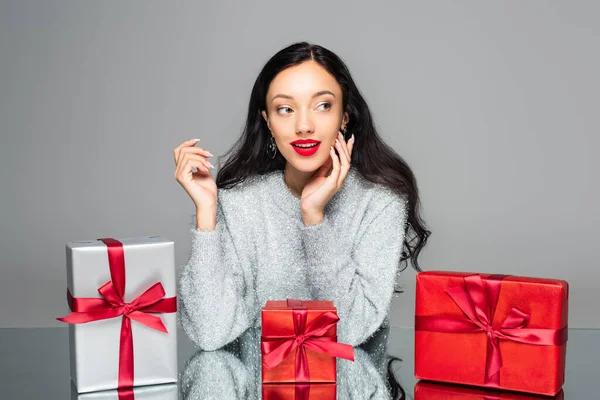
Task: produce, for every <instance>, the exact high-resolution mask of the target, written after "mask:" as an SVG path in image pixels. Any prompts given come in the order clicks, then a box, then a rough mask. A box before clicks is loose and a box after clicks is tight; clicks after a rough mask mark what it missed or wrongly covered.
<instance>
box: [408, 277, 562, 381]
mask: <svg viewBox="0 0 600 400" xmlns="http://www.w3.org/2000/svg"><path fill="white" fill-rule="evenodd" d="M505 277H506V276H505V275H491V276H489V277H488V278H486V280H485V281H484V280H482V278H481V276H480V275H478V274H475V275H470V276H466V277H465V278H464V285H462V286H456V287H452V288H449V289H447V290H446V292H447V293H448V294H449V295H450V297H451V298H452V300H454V302H455V303H456V304H457V305H458V307H459V308H460V309H461V310H462V312H463V313H464V314H465V316H466V317H467V318H466V319H462V318H457V317H446V316H416V317H415V330H418V331H430V332H455V333H471V332H485V333H486V334H487V339H488V340H487V354H486V366H485V379H484V384H485V385H486V386H492V387H498V386H499V384H500V369H501V368H502V355H501V352H500V344H499V341H500V339H505V340H511V341H514V342H520V343H527V344H534V345H540V346H560V345H562V344H563V343H566V341H567V328H566V327H564V328H562V329H532V328H526V326H527V325H528V324H529V321H530V319H531V315H530V314H527V313H524V312H522V311H520V310H519V309H517V308H516V307H513V308H512V309H511V310H510V312H509V314H508V316H507V317H506V319H505V320H504V321H503V322H502V325H501V326H500V328H495V327H493V326H492V321H493V320H494V313H495V311H496V306H497V304H498V298H499V295H500V286H501V281H502V279H504V278H505Z"/></svg>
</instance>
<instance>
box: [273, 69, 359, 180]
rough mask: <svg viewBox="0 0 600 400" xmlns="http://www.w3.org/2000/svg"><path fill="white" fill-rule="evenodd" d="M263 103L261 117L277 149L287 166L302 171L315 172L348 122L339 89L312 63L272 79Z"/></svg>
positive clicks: (329, 76)
mask: <svg viewBox="0 0 600 400" xmlns="http://www.w3.org/2000/svg"><path fill="white" fill-rule="evenodd" d="M266 104H267V109H266V110H265V111H263V112H262V115H263V117H264V118H265V120H266V121H267V122H268V125H269V128H270V130H271V133H272V135H273V137H274V138H275V143H276V144H277V148H278V149H279V151H280V152H281V154H282V155H283V157H285V159H286V160H287V162H288V163H289V164H291V165H292V166H293V167H294V168H296V169H297V170H299V171H303V172H312V171H316V170H317V169H318V168H319V167H320V166H321V165H323V164H324V163H325V162H326V161H327V160H328V158H329V157H330V155H329V149H330V148H331V146H332V145H334V143H335V139H336V138H337V135H338V132H339V131H340V129H342V128H343V127H344V126H346V123H347V122H348V113H344V112H343V110H342V89H341V88H340V86H339V85H338V83H337V81H336V80H335V78H334V77H333V76H331V75H330V74H329V73H328V72H327V71H326V70H325V69H324V68H323V67H321V66H320V65H319V64H318V63H316V62H314V61H307V62H303V63H302V64H299V65H296V66H293V67H290V68H287V69H285V70H283V71H281V72H280V73H279V74H278V75H277V76H275V78H274V79H273V81H271V85H270V86H269V90H268V92H267V98H266ZM302 142H304V143H302ZM308 146H310V147H308Z"/></svg>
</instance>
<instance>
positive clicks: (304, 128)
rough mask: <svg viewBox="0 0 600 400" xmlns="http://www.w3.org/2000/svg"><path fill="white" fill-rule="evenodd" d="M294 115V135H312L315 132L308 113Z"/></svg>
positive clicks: (300, 112)
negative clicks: (295, 116) (295, 117)
mask: <svg viewBox="0 0 600 400" xmlns="http://www.w3.org/2000/svg"><path fill="white" fill-rule="evenodd" d="M296 115H297V119H296V134H299V135H302V134H308V133H313V132H314V131H315V126H314V124H313V121H312V118H311V115H310V113H309V112H306V111H304V112H302V111H299V112H298V113H297V114H296Z"/></svg>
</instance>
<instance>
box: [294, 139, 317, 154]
mask: <svg viewBox="0 0 600 400" xmlns="http://www.w3.org/2000/svg"><path fill="white" fill-rule="evenodd" d="M296 144H300V145H309V144H311V145H314V146H311V147H297V146H294V145H296ZM291 145H292V148H293V149H294V150H295V151H296V153H298V154H300V155H301V156H304V157H308V156H312V155H313V154H315V153H316V152H317V150H319V146H320V145H321V142H319V141H318V140H313V139H299V140H295V141H293V142H292V143H291Z"/></svg>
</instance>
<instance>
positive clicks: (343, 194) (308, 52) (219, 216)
mask: <svg viewBox="0 0 600 400" xmlns="http://www.w3.org/2000/svg"><path fill="white" fill-rule="evenodd" d="M198 140H199V139H192V140H188V141H185V142H183V143H182V144H181V145H180V146H178V147H177V148H176V149H175V150H174V157H175V163H176V165H177V167H176V171H175V178H176V180H177V181H178V182H179V183H180V184H181V186H182V187H183V188H184V189H185V191H186V192H187V193H188V195H189V196H190V197H191V199H192V200H193V202H194V205H195V206H196V221H195V224H194V225H195V226H194V227H193V228H192V229H191V232H192V243H191V254H190V259H189V262H188V263H187V264H186V265H184V266H183V267H182V270H181V273H180V277H179V279H178V298H179V315H180V318H181V322H182V325H183V327H184V329H185V331H186V333H187V334H188V335H189V336H190V338H191V339H192V340H193V341H194V342H195V343H196V344H197V345H198V346H199V347H200V348H202V349H204V350H214V349H217V348H220V347H222V346H224V345H225V344H227V343H229V342H231V341H233V340H234V339H235V338H237V337H238V336H240V335H241V334H242V332H244V331H245V330H246V329H248V328H250V327H256V326H260V310H261V307H262V306H264V304H265V302H266V300H268V299H280V300H282V299H287V298H296V299H323V300H333V301H334V304H335V305H336V307H337V310H338V315H339V317H340V322H339V323H338V340H339V341H340V342H344V343H349V344H351V345H358V344H360V343H362V342H364V341H365V340H366V339H367V338H369V336H371V335H372V334H373V333H374V332H375V331H376V330H377V328H378V327H379V326H380V325H382V323H383V322H384V321H385V320H386V317H387V314H388V309H389V306H390V302H391V298H392V294H393V291H394V282H395V276H396V273H397V271H398V267H399V264H400V263H401V262H405V261H407V260H408V259H411V261H412V264H413V266H414V267H415V268H416V269H417V270H418V268H419V267H418V262H417V257H418V255H419V252H420V251H421V249H422V247H423V246H424V245H425V243H426V241H427V237H428V236H429V234H430V232H429V231H428V230H426V228H425V226H424V224H423V222H422V221H421V218H420V215H419V197H418V191H417V185H416V182H415V178H414V176H413V173H412V171H411V170H410V168H409V167H408V165H407V164H406V163H405V162H404V161H403V160H402V159H401V158H400V157H399V156H398V155H397V154H396V153H395V152H394V151H393V150H392V149H391V148H390V147H388V146H387V145H385V144H384V143H383V141H382V140H381V138H380V137H379V136H378V135H377V132H376V130H375V127H374V124H373V121H372V118H371V113H370V111H369V108H368V107H367V104H366V102H365V100H364V99H363V97H362V96H361V94H360V92H359V90H358V88H357V87H356V85H355V83H354V81H353V80H352V77H351V76H350V72H349V71H348V68H347V67H346V65H345V64H344V63H343V61H342V60H341V59H340V58H339V57H338V56H336V55H335V54H334V53H332V52H331V51H329V50H327V49H325V48H323V47H321V46H317V45H313V44H309V43H305V42H302V43H296V44H293V45H291V46H289V47H287V48H285V49H283V50H281V51H279V52H278V53H277V54H275V55H274V56H273V57H272V58H271V59H270V60H269V61H268V62H267V63H266V65H265V66H264V68H263V70H262V71H261V73H260V74H259V76H258V78H257V79H256V82H255V84H254V87H253V89H252V93H251V96H250V104H249V108H248V116H247V121H246V126H245V129H244V132H243V134H242V136H241V138H240V139H239V141H238V142H237V143H236V145H235V146H234V147H233V148H232V150H230V152H229V153H228V154H229V157H228V159H227V161H226V163H225V165H224V166H223V168H222V169H221V170H220V171H219V173H218V174H217V179H216V181H215V179H214V178H213V177H212V175H211V173H210V169H211V168H213V166H212V164H210V162H209V161H207V158H210V157H212V154H211V153H210V152H209V151H208V150H206V149H203V148H200V147H196V146H195V145H196V143H197V142H198ZM193 168H196V169H197V171H196V172H193ZM407 230H408V234H409V235H410V238H408V237H407V236H409V235H406V233H407Z"/></svg>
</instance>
